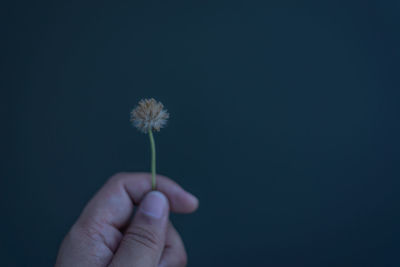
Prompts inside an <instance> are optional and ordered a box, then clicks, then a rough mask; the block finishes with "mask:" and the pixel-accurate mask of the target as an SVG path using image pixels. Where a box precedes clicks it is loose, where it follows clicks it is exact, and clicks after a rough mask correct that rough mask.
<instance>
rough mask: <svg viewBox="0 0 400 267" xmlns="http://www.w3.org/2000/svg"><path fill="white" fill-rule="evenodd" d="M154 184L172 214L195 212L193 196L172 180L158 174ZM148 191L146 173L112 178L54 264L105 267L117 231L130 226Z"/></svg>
mask: <svg viewBox="0 0 400 267" xmlns="http://www.w3.org/2000/svg"><path fill="white" fill-rule="evenodd" d="M157 185H158V186H157V187H158V190H159V191H160V192H162V193H164V194H165V196H166V197H167V198H168V200H169V205H170V208H171V210H172V211H174V212H183V213H189V212H193V211H194V210H196V208H197V206H198V200H197V199H196V197H194V196H193V195H191V194H190V193H188V192H186V191H185V190H183V189H182V188H181V187H180V186H179V185H177V184H176V183H175V182H173V181H172V180H170V179H168V178H166V177H164V176H161V175H157ZM149 191H151V176H150V175H149V174H147V173H120V174H117V175H114V176H113V177H112V178H111V179H110V180H109V181H108V182H107V183H106V184H105V185H104V186H103V187H102V188H101V189H100V190H99V192H98V193H97V194H96V195H95V196H94V197H93V198H92V199H91V200H90V202H89V203H88V204H87V206H86V207H85V209H84V210H83V212H82V214H81V216H80V217H79V219H78V221H77V222H76V223H75V224H74V226H73V227H72V229H71V230H70V232H69V233H68V235H67V236H66V238H65V239H64V241H63V243H62V246H61V248H60V254H59V259H60V260H57V262H65V261H67V260H70V261H71V260H76V261H82V262H83V261H86V262H87V263H86V264H85V266H103V265H104V266H105V265H107V264H108V263H109V262H110V260H111V258H112V255H113V253H114V252H115V251H116V249H117V247H118V244H119V243H120V241H121V239H122V234H121V232H120V230H121V228H122V227H124V226H126V225H127V224H128V223H129V220H130V218H131V215H132V212H133V207H134V204H138V203H140V201H141V200H142V198H143V196H144V195H145V194H146V193H147V192H149ZM61 254H62V255H64V256H61ZM100 263H101V264H100ZM57 266H62V265H60V264H58V265H57ZM65 266H68V264H67V265H65Z"/></svg>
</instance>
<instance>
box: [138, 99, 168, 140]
mask: <svg viewBox="0 0 400 267" xmlns="http://www.w3.org/2000/svg"><path fill="white" fill-rule="evenodd" d="M168 118H169V114H168V112H167V110H165V109H164V105H163V104H162V103H161V102H157V101H156V100H155V99H154V98H150V99H142V100H140V101H139V105H138V106H137V107H135V108H134V109H133V110H132V112H131V122H132V123H133V125H134V126H135V127H136V128H137V129H138V130H139V131H141V132H143V133H147V132H148V131H149V130H154V131H157V132H159V131H160V129H161V128H163V127H165V126H166V124H167V120H168Z"/></svg>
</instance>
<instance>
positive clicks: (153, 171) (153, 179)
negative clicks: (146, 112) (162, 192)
mask: <svg viewBox="0 0 400 267" xmlns="http://www.w3.org/2000/svg"><path fill="white" fill-rule="evenodd" d="M149 138H150V145H151V188H152V189H153V190H156V145H155V142H154V137H153V131H152V130H151V128H149Z"/></svg>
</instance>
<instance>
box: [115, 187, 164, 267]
mask: <svg viewBox="0 0 400 267" xmlns="http://www.w3.org/2000/svg"><path fill="white" fill-rule="evenodd" d="M168 213H169V205H168V200H167V198H166V197H165V196H164V195H163V194H162V193H161V192H158V191H151V192H149V193H148V194H147V195H146V196H145V197H144V199H143V200H142V201H141V203H140V205H139V208H138V210H137V212H136V214H135V216H134V218H133V221H132V223H131V225H129V227H128V229H127V230H126V232H125V234H124V237H123V239H122V241H121V243H120V246H119V248H118V250H117V252H116V254H115V256H114V257H113V260H112V262H111V265H110V266H131V265H132V266H137V267H155V266H157V265H158V263H159V261H160V258H161V255H162V252H163V249H164V245H165V238H166V232H167V226H168Z"/></svg>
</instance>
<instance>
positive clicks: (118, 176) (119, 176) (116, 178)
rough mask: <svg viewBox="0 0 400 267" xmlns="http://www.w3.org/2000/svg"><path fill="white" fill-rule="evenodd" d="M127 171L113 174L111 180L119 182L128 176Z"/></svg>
mask: <svg viewBox="0 0 400 267" xmlns="http://www.w3.org/2000/svg"><path fill="white" fill-rule="evenodd" d="M126 175H127V173H126V172H117V173H115V174H114V175H113V176H111V177H110V179H109V181H110V182H118V181H120V180H122V179H124V178H125V177H126Z"/></svg>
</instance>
